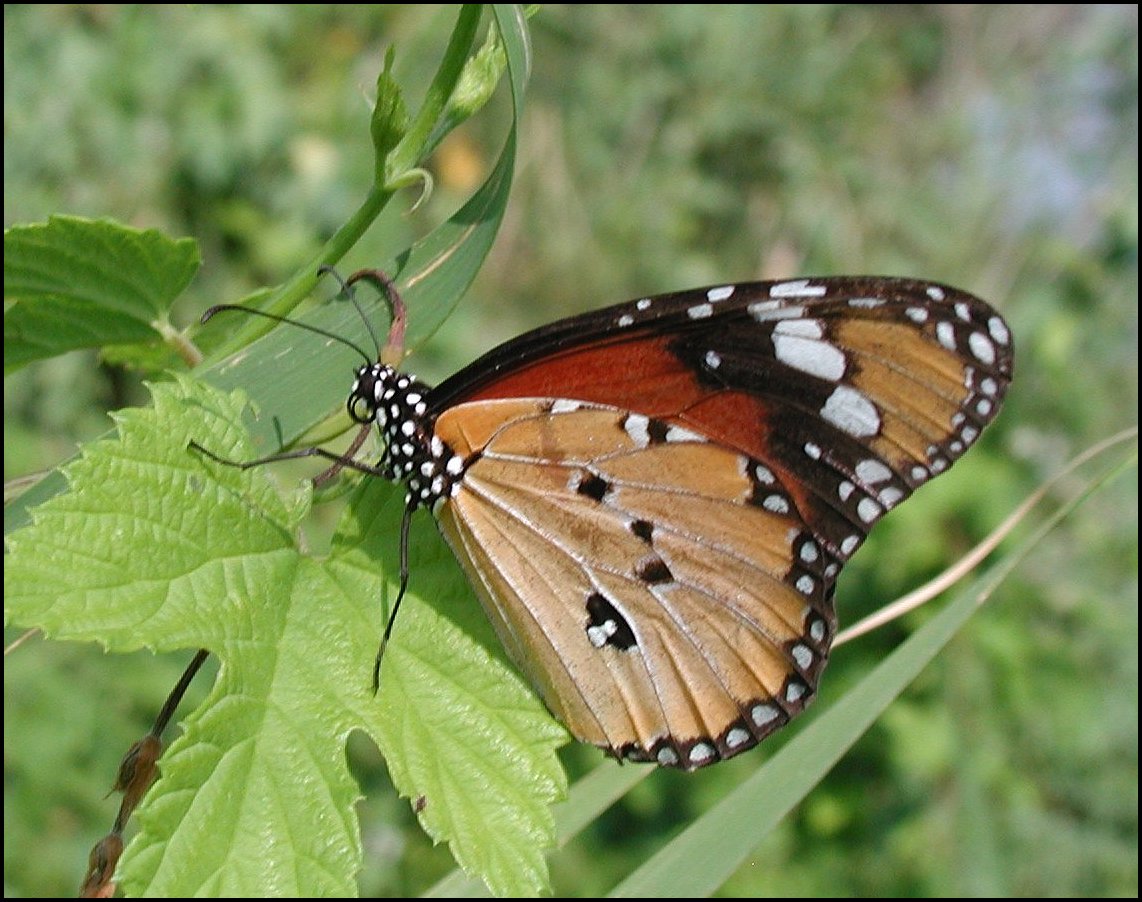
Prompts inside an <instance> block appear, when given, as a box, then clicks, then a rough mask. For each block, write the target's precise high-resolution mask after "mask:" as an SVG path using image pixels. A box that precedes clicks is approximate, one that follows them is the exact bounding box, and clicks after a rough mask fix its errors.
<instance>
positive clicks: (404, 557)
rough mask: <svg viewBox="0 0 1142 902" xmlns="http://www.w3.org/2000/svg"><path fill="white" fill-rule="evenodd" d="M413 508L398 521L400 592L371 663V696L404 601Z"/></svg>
mask: <svg viewBox="0 0 1142 902" xmlns="http://www.w3.org/2000/svg"><path fill="white" fill-rule="evenodd" d="M413 510H415V508H414V507H413V506H412V505H411V504H409V505H406V506H405V509H404V517H403V518H402V519H401V521H400V590H399V591H398V592H397V600H396V601H395V602H394V603H393V609H392V611H391V612H390V613H389V619H388V621H387V622H386V623H385V631H384V633H383V634H382V636H381V647H380V648H378V649H377V659H376V661H374V662H373V695H376V694H377V690H378V689H380V688H381V658H382V657H384V654H385V646H387V645H388V644H389V636H391V635H392V634H393V624H394V623H395V622H396V619H397V610H399V608H400V603H401V601H402V600H404V592H405V589H407V588H408V531H409V526H410V524H411V523H412V512H413Z"/></svg>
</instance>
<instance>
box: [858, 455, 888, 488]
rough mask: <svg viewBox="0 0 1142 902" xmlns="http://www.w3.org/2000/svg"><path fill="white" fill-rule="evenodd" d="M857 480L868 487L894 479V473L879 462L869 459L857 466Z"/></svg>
mask: <svg viewBox="0 0 1142 902" xmlns="http://www.w3.org/2000/svg"><path fill="white" fill-rule="evenodd" d="M856 475H857V479H859V480H860V481H861V482H863V483H865V484H866V485H876V483H878V482H884V481H885V480H886V479H891V478H892V471H891V470H890V469H888V467H886V466H885V465H884V464H883V463H881V462H880V461H879V460H875V459H873V458H869V459H868V460H862V461H861V462H860V463H858V464H857V465H856Z"/></svg>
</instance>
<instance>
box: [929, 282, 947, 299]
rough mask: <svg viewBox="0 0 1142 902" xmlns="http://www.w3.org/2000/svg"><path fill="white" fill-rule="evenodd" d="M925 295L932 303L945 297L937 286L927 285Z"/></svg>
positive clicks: (942, 290)
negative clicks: (926, 294)
mask: <svg viewBox="0 0 1142 902" xmlns="http://www.w3.org/2000/svg"><path fill="white" fill-rule="evenodd" d="M927 293H928V297H930V298H931V299H932V300H933V301H942V300H943V299H944V298H945V297H946V295H945V294H944V289H942V288H940V287H939V286H938V285H929V286H928V288H927Z"/></svg>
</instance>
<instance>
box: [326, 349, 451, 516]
mask: <svg viewBox="0 0 1142 902" xmlns="http://www.w3.org/2000/svg"><path fill="white" fill-rule="evenodd" d="M428 392H429V387H428V386H427V385H425V383H423V382H421V381H420V380H419V379H417V378H416V377H415V376H410V375H408V374H406V373H401V372H398V371H397V370H395V369H393V368H392V367H391V366H388V365H386V364H383V363H374V364H370V365H368V366H362V367H360V368H359V369H358V370H357V378H356V379H355V380H354V382H353V388H352V390H351V391H350V393H349V400H348V402H347V407H348V410H349V416H351V417H352V418H353V419H354V420H356V421H357V422H358V423H369V422H376V424H377V427H378V428H379V429H380V430H381V435H382V437H383V439H384V442H385V454H384V457H383V458H382V460H381V465H382V467H383V469H384V470H385V471H386V475H388V477H389V478H390V479H393V480H400V481H401V482H403V483H404V484H405V485H406V486H407V487H408V495H407V496H406V499H405V500H406V502H407V503H408V504H409V505H410V506H411V507H428V508H432V509H435V507H436V506H437V505H438V504H439V503H440V502H441V501H443V500H444V499H445V498H448V497H449V496H450V495H452V494H453V492H454V490H455V488H456V487H457V485H458V484H459V482H460V479H461V477H462V476H463V474H464V467H465V461H464V459H463V458H462V457H460V455H458V454H456V453H455V452H454V451H453V450H452V449H451V448H449V447H448V445H446V444H445V443H444V442H443V441H441V439H440V438H439V437H438V436H436V435H435V434H434V431H433V426H434V423H435V417H434V416H432V415H431V414H429V412H428V404H427V401H426V398H427V397H428Z"/></svg>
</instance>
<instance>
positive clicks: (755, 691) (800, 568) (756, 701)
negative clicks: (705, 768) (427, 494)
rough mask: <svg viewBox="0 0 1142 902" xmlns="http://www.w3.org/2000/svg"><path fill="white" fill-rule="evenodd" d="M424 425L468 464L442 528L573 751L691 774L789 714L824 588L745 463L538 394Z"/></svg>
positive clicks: (801, 541)
mask: <svg viewBox="0 0 1142 902" xmlns="http://www.w3.org/2000/svg"><path fill="white" fill-rule="evenodd" d="M477 423H479V424H480V427H481V428H476V426H475V424H477ZM436 430H437V431H436V434H437V435H438V436H439V437H440V438H442V439H443V440H444V441H446V442H448V443H449V444H450V446H451V447H452V448H453V449H454V450H457V451H458V452H460V453H464V454H467V455H468V456H469V457H470V458H471V459H472V461H473V462H472V463H471V464H470V465H469V467H468V469H467V470H466V471H465V474H464V478H463V480H462V482H461V485H460V488H459V490H458V491H457V492H455V493H454V494H453V496H452V497H451V498H450V499H449V500H448V501H446V502H445V503H444V504H442V505H441V506H440V508H439V509H438V510H437V518H438V520H439V521H440V524H441V527H442V529H443V531H444V533H445V535H446V536H447V537H448V539H449V541H450V543H451V544H452V546H453V548H454V549H455V550H456V552H457V554H458V556H459V558H460V559H461V561H462V562H464V565H465V569H466V570H467V571H468V573H469V576H470V577H471V578H472V581H473V583H474V584H475V585H476V586H477V587H478V589H479V594H480V596H481V600H482V601H483V602H484V605H485V607H486V608H487V609H488V613H489V615H490V617H491V619H492V621H493V623H494V624H495V625H496V628H497V631H498V632H499V634H500V637H501V639H502V641H503V642H504V645H505V647H506V648H508V650H509V652H510V653H511V654H512V656H513V657H514V658H515V659H516V661H517V663H518V664H519V665H520V667H521V668H522V669H523V670H524V671H525V673H526V674H527V675H528V677H529V678H530V679H531V680H532V682H533V683H535V684H536V685H537V686H538V687H539V688H540V691H541V693H542V694H543V696H544V699H545V701H546V702H547V704H548V706H549V707H550V708H551V709H552V711H553V712H554V713H555V714H556V715H557V716H558V717H559V718H560V719H561V720H562V721H563V722H564V723H565V724H566V725H567V726H568V727H569V728H570V729H571V730H572V732H574V733H575V734H576V735H577V736H579V737H580V738H581V739H584V740H586V741H590V742H593V743H595V744H597V745H599V746H601V747H603V748H606V749H608V750H609V751H611V752H612V753H613V754H616V755H619V756H622V757H627V758H632V759H636V760H656V761H658V762H659V763H663V764H674V765H678V766H682V767H686V768H692V767H697V766H699V765H702V764H706V763H709V762H710V761H712V760H717V759H718V758H723V757H728V756H729V755H732V754H735V753H736V752H738V751H741V750H743V749H745V748H749V747H751V746H752V745H754V744H756V742H757V741H758V740H759V739H761V738H763V737H764V736H765V735H768V733H770V732H772V730H773V729H775V728H776V727H777V726H780V725H781V724H782V723H784V722H785V721H786V720H788V718H789V717H790V716H792V715H793V714H795V713H797V712H798V711H800V710H801V708H803V707H804V705H805V703H806V702H807V701H808V700H809V698H810V697H811V696H812V693H813V691H814V688H815V686H816V682H817V677H818V675H819V673H820V670H821V668H822V667H823V665H824V662H825V659H826V657H827V653H828V644H829V641H830V639H831V636H832V632H833V627H834V620H833V615H832V608H831V584H830V583H829V582H828V581H827V580H826V579H825V578H824V577H823V575H822V572H821V571H822V569H823V566H824V563H823V556H821V555H820V554H819V553H818V552H817V550H816V548H815V546H814V545H813V543H812V540H811V538H810V537H809V535H808V533H807V530H806V528H805V526H804V524H803V523H800V522H799V521H798V519H797V517H796V515H795V514H794V513H793V511H792V508H791V506H790V505H789V504H788V501H787V500H786V501H784V502H783V503H782V504H781V505H780V507H779V506H778V504H777V502H778V499H779V498H780V494H779V492H778V491H777V490H775V489H774V488H773V487H772V486H765V485H763V484H762V483H760V482H759V480H758V477H757V474H756V468H757V464H756V462H755V461H752V460H750V459H749V458H748V457H746V456H744V455H741V454H739V453H737V452H735V451H732V450H730V449H726V448H724V447H721V446H719V445H716V444H712V443H710V442H707V441H705V440H704V439H703V438H702V437H701V436H698V435H697V434H695V433H691V432H689V431H687V430H682V429H678V428H675V427H669V426H667V425H666V424H663V423H659V422H656V421H653V420H650V419H648V418H646V417H643V416H641V415H636V414H631V413H629V412H627V411H622V410H617V409H614V408H610V407H604V406H600V405H587V404H579V403H576V402H567V401H559V400H550V399H547V400H543V399H529V400H519V401H512V400H501V401H490V402H473V403H471V404H467V405H459V406H457V407H455V408H453V409H451V410H450V411H448V412H446V413H445V414H444V415H442V416H441V417H440V419H439V420H438V421H437V424H436ZM461 449H463V450H461ZM809 549H812V550H809Z"/></svg>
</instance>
